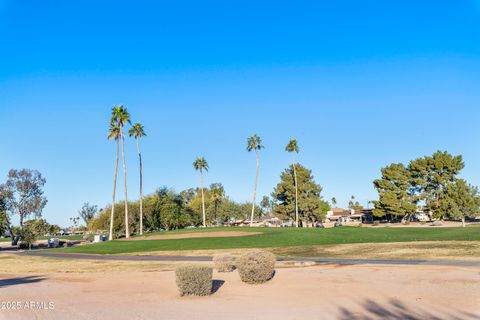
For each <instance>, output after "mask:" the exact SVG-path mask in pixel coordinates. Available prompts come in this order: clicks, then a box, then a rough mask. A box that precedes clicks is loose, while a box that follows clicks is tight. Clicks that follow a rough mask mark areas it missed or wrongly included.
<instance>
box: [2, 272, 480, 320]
mask: <svg viewBox="0 0 480 320" xmlns="http://www.w3.org/2000/svg"><path fill="white" fill-rule="evenodd" d="M214 279H215V287H216V292H215V293H214V294H213V295H212V296H209V297H200V298H197V297H179V295H178V292H177V289H176V286H175V276H174V272H173V271H155V272H138V271H130V272H103V273H82V274H79V273H72V274H41V273H39V274H31V273H30V274H20V273H2V274H0V290H1V292H2V294H1V299H0V300H2V301H20V302H25V301H37V302H38V301H39V302H43V303H44V305H45V306H47V308H45V309H47V310H5V309H2V310H0V319H9V320H11V319H34V318H35V319H66V318H68V319H188V320H191V319H199V320H201V319H208V320H216V319H233V320H235V319H242V320H244V319H262V320H265V319H266V320H268V319H275V320H279V319H479V318H480V270H479V269H476V268H461V267H427V266H421V267H416V266H376V265H375V266H373V265H362V266H339V265H323V266H313V267H304V268H279V269H277V272H276V275H275V277H274V279H273V280H271V281H270V282H268V283H266V284H264V285H247V284H244V283H242V282H241V281H240V280H239V276H238V273H237V272H233V273H216V272H215V273H214Z"/></svg>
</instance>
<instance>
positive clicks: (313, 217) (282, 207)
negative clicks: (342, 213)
mask: <svg viewBox="0 0 480 320" xmlns="http://www.w3.org/2000/svg"><path fill="white" fill-rule="evenodd" d="M296 171H297V181H298V209H299V218H300V220H301V221H302V225H304V226H305V225H306V224H307V223H308V222H316V221H321V220H322V219H323V218H324V217H325V215H326V213H327V211H328V210H329V209H330V208H329V205H328V203H327V202H326V201H324V200H323V199H322V197H321V194H320V193H321V191H322V187H321V186H320V185H318V184H316V183H315V181H314V179H313V175H312V171H311V170H309V169H307V168H305V167H303V166H302V165H301V164H297V165H296ZM272 198H273V201H274V206H273V213H274V214H275V215H276V216H277V217H279V218H281V219H295V182H294V176H293V165H290V166H289V167H288V168H287V169H285V170H284V171H283V172H282V173H281V175H280V182H279V183H278V184H277V186H276V187H275V189H274V191H273V193H272Z"/></svg>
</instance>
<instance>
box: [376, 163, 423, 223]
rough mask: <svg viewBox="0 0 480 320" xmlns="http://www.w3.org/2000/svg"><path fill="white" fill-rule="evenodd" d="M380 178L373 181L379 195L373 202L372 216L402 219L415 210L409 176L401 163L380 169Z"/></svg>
mask: <svg viewBox="0 0 480 320" xmlns="http://www.w3.org/2000/svg"><path fill="white" fill-rule="evenodd" d="M381 172H382V178H381V179H377V180H375V181H373V184H374V186H375V188H376V189H377V191H378V194H379V200H378V201H373V204H374V205H375V209H374V210H373V214H374V215H375V216H377V217H383V216H385V215H386V214H390V215H393V216H396V217H400V218H403V217H404V216H406V215H407V214H412V213H414V212H415V210H416V205H415V203H414V201H413V200H414V199H413V197H412V196H411V194H410V189H411V175H410V172H409V171H408V169H407V168H405V166H404V165H403V164H401V163H393V164H391V165H389V166H387V167H385V168H382V170H381Z"/></svg>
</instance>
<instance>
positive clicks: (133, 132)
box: [128, 122, 146, 235]
mask: <svg viewBox="0 0 480 320" xmlns="http://www.w3.org/2000/svg"><path fill="white" fill-rule="evenodd" d="M128 134H129V136H130V137H131V136H135V142H136V144H137V152H138V159H139V167H140V235H142V234H143V176H142V153H141V152H140V138H141V137H144V136H146V134H145V130H144V128H143V126H142V125H141V124H140V123H138V122H137V123H135V124H134V125H133V126H132V128H130V130H129V131H128Z"/></svg>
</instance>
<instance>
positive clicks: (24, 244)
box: [18, 241, 30, 250]
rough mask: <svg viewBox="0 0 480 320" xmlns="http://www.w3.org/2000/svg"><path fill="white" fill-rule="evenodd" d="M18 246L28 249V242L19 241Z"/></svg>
mask: <svg viewBox="0 0 480 320" xmlns="http://www.w3.org/2000/svg"><path fill="white" fill-rule="evenodd" d="M18 248H19V249H24V250H26V249H30V243H28V242H25V241H20V242H19V243H18Z"/></svg>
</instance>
